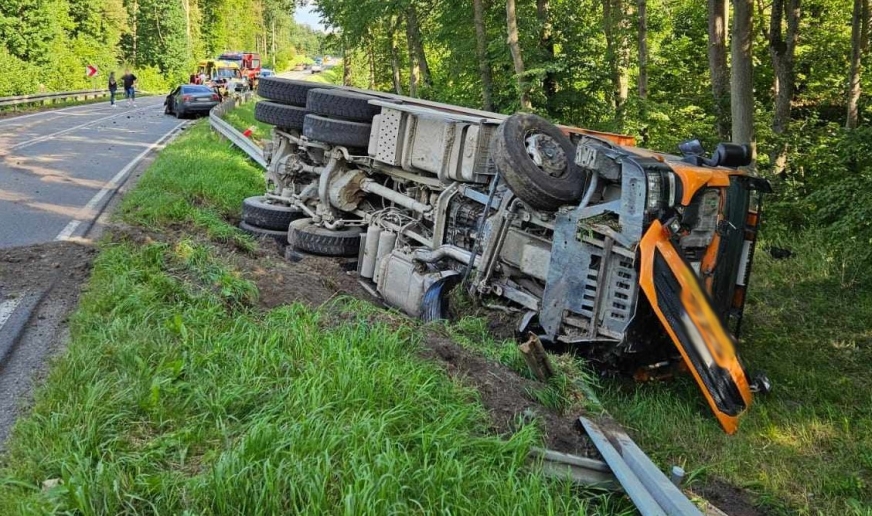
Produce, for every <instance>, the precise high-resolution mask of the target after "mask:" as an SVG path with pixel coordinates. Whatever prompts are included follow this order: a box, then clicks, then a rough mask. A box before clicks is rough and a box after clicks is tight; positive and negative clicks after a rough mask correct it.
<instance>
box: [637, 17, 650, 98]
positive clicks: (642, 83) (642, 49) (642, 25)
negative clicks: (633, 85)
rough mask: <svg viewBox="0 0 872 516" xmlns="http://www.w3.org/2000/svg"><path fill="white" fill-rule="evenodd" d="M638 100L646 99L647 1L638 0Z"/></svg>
mask: <svg viewBox="0 0 872 516" xmlns="http://www.w3.org/2000/svg"><path fill="white" fill-rule="evenodd" d="M638 8H639V98H640V99H642V100H645V99H646V98H648V0H639V3H638Z"/></svg>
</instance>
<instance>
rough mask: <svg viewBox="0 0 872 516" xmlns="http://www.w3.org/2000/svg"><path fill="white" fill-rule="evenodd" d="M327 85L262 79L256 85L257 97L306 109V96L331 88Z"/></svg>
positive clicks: (270, 78) (274, 78)
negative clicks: (317, 90)
mask: <svg viewBox="0 0 872 516" xmlns="http://www.w3.org/2000/svg"><path fill="white" fill-rule="evenodd" d="M332 87H333V86H330V85H329V84H324V83H320V82H311V81H295V80H293V79H284V78H282V77H262V78H261V79H260V82H259V83H258V85H257V96H258V97H260V98H264V99H268V100H273V101H275V102H279V103H281V104H287V105H289V106H297V107H306V96H307V94H308V93H309V90H313V89H315V88H319V89H324V88H332Z"/></svg>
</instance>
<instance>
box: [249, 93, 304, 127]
mask: <svg viewBox="0 0 872 516" xmlns="http://www.w3.org/2000/svg"><path fill="white" fill-rule="evenodd" d="M305 117H306V108H301V107H297V106H287V105H285V104H279V103H278V102H270V101H269V100H261V101H260V102H258V103H257V104H256V105H255V106H254V119H255V120H257V121H259V122H263V123H265V124H270V125H274V126H276V127H278V128H279V129H293V130H296V131H300V130H302V129H303V119H304V118H305Z"/></svg>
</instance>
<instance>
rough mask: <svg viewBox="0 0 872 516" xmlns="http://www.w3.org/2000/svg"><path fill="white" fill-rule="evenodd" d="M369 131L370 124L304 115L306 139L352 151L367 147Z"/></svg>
mask: <svg viewBox="0 0 872 516" xmlns="http://www.w3.org/2000/svg"><path fill="white" fill-rule="evenodd" d="M370 130H372V124H364V123H361V122H351V121H348V120H336V119H334V118H326V117H323V116H318V115H312V114H309V115H306V119H305V120H304V122H303V135H304V136H305V137H306V138H309V139H311V140H315V141H318V142H324V143H329V144H330V145H342V146H345V147H350V148H354V149H366V148H367V147H369V132H370Z"/></svg>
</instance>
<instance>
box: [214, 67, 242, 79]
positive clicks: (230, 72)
mask: <svg viewBox="0 0 872 516" xmlns="http://www.w3.org/2000/svg"><path fill="white" fill-rule="evenodd" d="M237 76H238V73H237V71H236V70H234V69H233V68H219V69H218V70H217V71H216V72H215V77H218V78H221V79H232V78H234V77H237Z"/></svg>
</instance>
